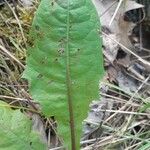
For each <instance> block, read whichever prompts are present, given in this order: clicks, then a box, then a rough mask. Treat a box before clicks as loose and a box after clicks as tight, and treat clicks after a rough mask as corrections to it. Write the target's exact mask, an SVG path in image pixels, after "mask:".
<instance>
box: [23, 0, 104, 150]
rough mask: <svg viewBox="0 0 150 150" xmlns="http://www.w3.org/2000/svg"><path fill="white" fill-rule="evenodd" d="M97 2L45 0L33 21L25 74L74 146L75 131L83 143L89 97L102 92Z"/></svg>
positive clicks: (66, 140) (48, 114) (33, 89)
mask: <svg viewBox="0 0 150 150" xmlns="http://www.w3.org/2000/svg"><path fill="white" fill-rule="evenodd" d="M93 7H94V6H93V5H92V3H91V1H88V0H80V1H79V0H78V1H77V0H65V1H63V3H62V1H61V0H57V1H53V0H51V1H49V0H43V1H42V2H41V5H40V7H39V9H38V11H37V15H36V16H35V19H34V21H33V28H32V36H33V39H34V47H32V48H31V50H30V51H29V53H30V56H29V57H28V58H27V68H26V70H25V73H24V75H25V77H26V78H27V79H28V80H29V81H30V92H31V95H32V96H33V98H34V99H35V100H37V101H38V102H40V104H41V106H42V111H43V112H44V114H45V115H47V116H55V117H56V120H58V122H59V126H60V127H59V128H58V130H59V133H60V134H61V135H62V136H63V137H64V140H65V143H67V145H69V147H70V143H71V140H70V139H71V133H72V137H74V139H72V144H73V143H74V144H73V145H76V146H77V147H78V148H79V139H80V136H81V129H82V127H81V122H82V121H83V119H84V118H85V117H86V113H87V109H88V105H89V102H90V101H91V100H92V99H95V98H96V97H98V84H99V79H100V76H102V74H103V72H104V71H103V63H102V62H103V59H102V54H101V51H100V50H101V41H100V39H99V35H98V28H99V23H98V22H99V21H98V19H97V18H98V17H97V14H96V10H95V9H94V8H93ZM47 18H49V19H47ZM80 105H81V107H84V109H83V110H82V109H81V108H80ZM81 110H82V112H81ZM79 112H80V113H79ZM71 120H72V121H71ZM70 121H71V122H72V123H71V124H70V123H69V122H70ZM69 126H71V129H72V131H71V133H70V131H69ZM73 126H75V127H73ZM73 128H74V129H73ZM74 134H75V135H74ZM75 140H76V141H77V142H76V144H75V142H74V141H75ZM73 145H72V147H75V146H73ZM78 148H76V149H78ZM72 149H73V148H72ZM74 149H75V148H74Z"/></svg>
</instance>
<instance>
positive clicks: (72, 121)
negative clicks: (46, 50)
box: [66, 0, 76, 150]
mask: <svg viewBox="0 0 150 150" xmlns="http://www.w3.org/2000/svg"><path fill="white" fill-rule="evenodd" d="M67 2H68V3H67V34H66V38H67V43H66V44H67V45H66V83H67V98H68V108H69V120H70V131H71V145H72V150H76V141H75V127H74V113H73V105H72V95H71V94H72V93H71V76H70V55H69V29H70V28H69V27H70V15H69V11H70V7H69V6H70V3H69V2H70V0H67Z"/></svg>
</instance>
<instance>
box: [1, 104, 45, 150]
mask: <svg viewBox="0 0 150 150" xmlns="http://www.w3.org/2000/svg"><path fill="white" fill-rule="evenodd" d="M0 106H2V107H1V108H0V116H1V117H0V150H45V149H46V146H45V145H44V144H43V143H42V142H41V141H40V138H39V136H38V134H37V133H35V132H33V131H32V130H31V127H32V122H31V120H29V118H27V117H26V116H25V115H24V114H23V113H21V112H20V110H12V109H11V108H10V106H9V105H8V104H6V103H4V102H2V101H0Z"/></svg>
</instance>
